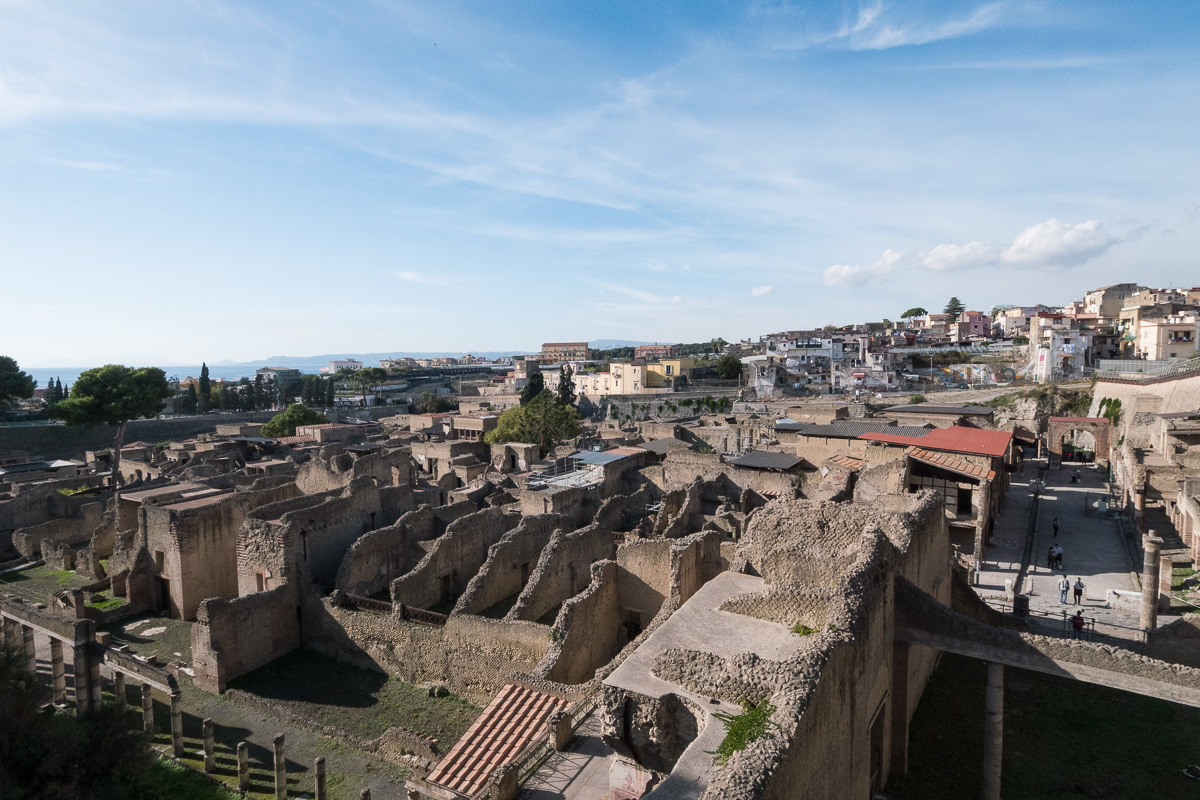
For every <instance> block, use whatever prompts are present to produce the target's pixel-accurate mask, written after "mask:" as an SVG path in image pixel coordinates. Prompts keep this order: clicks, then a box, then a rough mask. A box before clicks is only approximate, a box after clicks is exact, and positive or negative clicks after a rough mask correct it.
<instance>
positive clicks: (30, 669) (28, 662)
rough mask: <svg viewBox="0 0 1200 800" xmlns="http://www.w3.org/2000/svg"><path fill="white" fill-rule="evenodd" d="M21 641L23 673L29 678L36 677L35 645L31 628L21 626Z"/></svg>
mask: <svg viewBox="0 0 1200 800" xmlns="http://www.w3.org/2000/svg"><path fill="white" fill-rule="evenodd" d="M21 639H22V643H23V644H24V646H25V672H26V673H28V675H29V677H30V678H36V677H37V643H35V642H34V640H33V628H32V627H31V626H29V625H22V626H21Z"/></svg>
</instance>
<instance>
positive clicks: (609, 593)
mask: <svg viewBox="0 0 1200 800" xmlns="http://www.w3.org/2000/svg"><path fill="white" fill-rule="evenodd" d="M618 569H619V568H618V566H617V564H616V562H613V561H600V562H597V563H596V564H593V565H592V582H591V584H590V585H589V586H588V588H587V589H585V590H584V591H582V592H580V593H579V594H578V595H576V596H575V597H573V598H571V599H570V600H568V601H567V602H565V603H564V604H563V607H562V611H560V612H559V614H558V619H557V620H556V621H555V623H554V628H553V633H552V634H551V638H552V639H553V644H552V645H551V646H550V649H549V652H547V654H546V658H545V659H544V660H543V661H542V663H541V664H540V665H539V666H538V668H537V670H535V671H534V674H535V675H536V676H538V677H541V678H545V679H547V680H551V681H557V682H559V683H565V684H577V683H583V682H584V681H587V680H590V679H591V678H592V676H593V675H594V674H595V673H596V670H597V669H599V668H600V667H602V666H604V665H605V664H607V663H608V661H609V660H610V659H611V658H612V657H613V656H614V655H616V654H617V652H618V651H620V649H621V648H622V647H623V646H624V645H625V643H626V642H627V641H628V639H627V638H626V636H625V628H624V627H623V626H622V625H621V622H622V614H621V606H620V604H619V603H618V602H617V591H618V580H617V573H618Z"/></svg>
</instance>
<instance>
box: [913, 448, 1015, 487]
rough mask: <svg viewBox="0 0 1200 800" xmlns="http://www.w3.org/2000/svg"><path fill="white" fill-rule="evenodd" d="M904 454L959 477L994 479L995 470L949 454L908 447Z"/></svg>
mask: <svg viewBox="0 0 1200 800" xmlns="http://www.w3.org/2000/svg"><path fill="white" fill-rule="evenodd" d="M904 452H905V453H906V454H908V455H909V456H910V457H912V458H915V459H917V460H918V461H924V462H925V463H926V464H930V465H932V466H935V467H939V468H941V469H945V470H949V471H951V472H957V473H958V474H959V475H965V476H967V477H968V478H975V479H977V480H984V481H990V480H995V478H996V470H994V469H988V468H987V467H985V466H983V465H982V464H974V463H972V462H970V461H967V460H966V459H965V458H959V457H958V456H952V455H950V454H949V453H935V452H934V451H932V450H926V449H924V448H922V447H910V448H908V449H907V450H905V451H904Z"/></svg>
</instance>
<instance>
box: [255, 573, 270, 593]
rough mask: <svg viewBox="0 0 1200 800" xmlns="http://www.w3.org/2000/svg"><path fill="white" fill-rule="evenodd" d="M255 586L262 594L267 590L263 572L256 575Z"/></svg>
mask: <svg viewBox="0 0 1200 800" xmlns="http://www.w3.org/2000/svg"><path fill="white" fill-rule="evenodd" d="M254 586H255V588H257V589H258V591H260V592H265V591H266V590H267V579H266V576H264V575H263V574H262V573H261V572H256V573H254Z"/></svg>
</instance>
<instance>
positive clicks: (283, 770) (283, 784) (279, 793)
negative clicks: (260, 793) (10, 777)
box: [274, 733, 287, 800]
mask: <svg viewBox="0 0 1200 800" xmlns="http://www.w3.org/2000/svg"><path fill="white" fill-rule="evenodd" d="M274 745H275V800H287V761H286V760H285V759H284V756H283V734H282V733H277V734H275V740H274Z"/></svg>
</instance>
